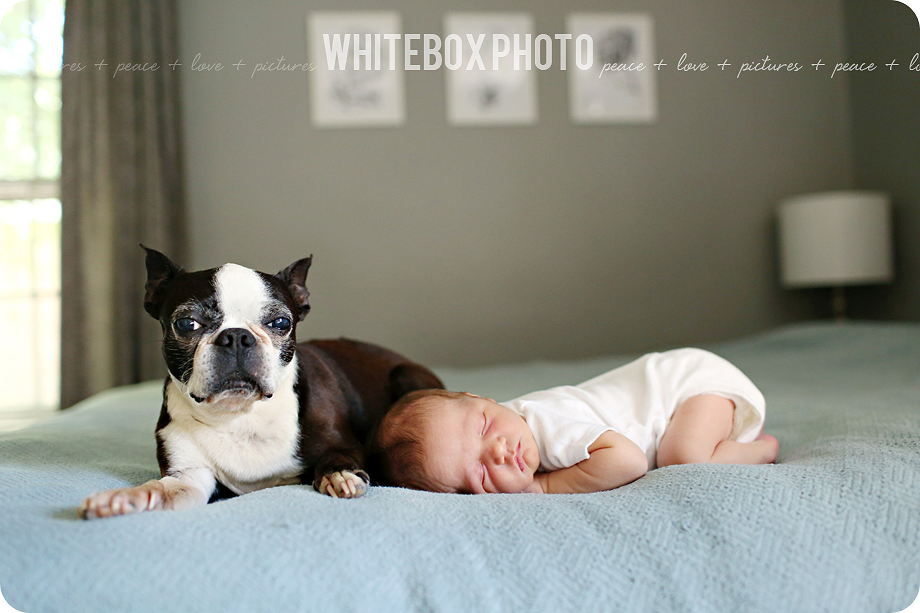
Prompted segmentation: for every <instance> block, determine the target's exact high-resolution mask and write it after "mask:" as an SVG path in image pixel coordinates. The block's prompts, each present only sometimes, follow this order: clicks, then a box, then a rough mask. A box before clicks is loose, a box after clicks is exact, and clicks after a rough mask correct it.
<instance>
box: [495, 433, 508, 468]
mask: <svg viewBox="0 0 920 613" xmlns="http://www.w3.org/2000/svg"><path fill="white" fill-rule="evenodd" d="M492 458H493V460H494V461H495V463H496V464H504V463H505V460H506V459H507V458H508V439H506V438H505V437H504V436H499V437H498V438H496V439H495V442H494V443H493V444H492Z"/></svg>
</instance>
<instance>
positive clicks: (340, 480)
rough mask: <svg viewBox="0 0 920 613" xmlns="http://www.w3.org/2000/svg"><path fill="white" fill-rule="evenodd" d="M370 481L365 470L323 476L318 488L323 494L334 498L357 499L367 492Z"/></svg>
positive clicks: (343, 471)
mask: <svg viewBox="0 0 920 613" xmlns="http://www.w3.org/2000/svg"><path fill="white" fill-rule="evenodd" d="M369 481H370V479H369V478H368V477H367V473H365V472H364V471H363V470H359V471H356V472H351V471H348V470H340V471H339V472H335V473H329V474H328V475H323V478H322V480H321V481H320V482H319V488H317V489H318V490H319V491H320V493H321V494H328V495H329V496H332V497H333V498H357V497H358V496H361V495H362V494H364V492H366V491H367V484H368V482H369Z"/></svg>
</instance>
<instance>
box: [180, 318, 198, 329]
mask: <svg viewBox="0 0 920 613" xmlns="http://www.w3.org/2000/svg"><path fill="white" fill-rule="evenodd" d="M200 327H201V324H200V323H199V322H197V321H195V320H194V319H192V318H191V317H182V318H180V319H177V320H176V330H178V331H179V332H194V331H195V330H197V329H198V328H200Z"/></svg>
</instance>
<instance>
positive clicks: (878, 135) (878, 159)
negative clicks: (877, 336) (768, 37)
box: [844, 0, 920, 320]
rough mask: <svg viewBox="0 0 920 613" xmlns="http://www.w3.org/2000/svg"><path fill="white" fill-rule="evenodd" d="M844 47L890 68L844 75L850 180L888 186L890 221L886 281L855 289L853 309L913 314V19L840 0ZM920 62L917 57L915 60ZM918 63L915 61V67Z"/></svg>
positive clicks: (917, 116) (918, 164)
mask: <svg viewBox="0 0 920 613" xmlns="http://www.w3.org/2000/svg"><path fill="white" fill-rule="evenodd" d="M844 7H845V14H846V32H847V47H848V53H849V55H850V57H851V58H852V59H853V60H854V61H860V62H863V61H866V62H869V61H874V62H876V64H878V65H880V66H884V65H885V64H887V63H889V62H891V61H892V59H898V62H899V63H900V64H901V65H900V66H897V67H894V68H895V69H894V70H892V71H889V70H888V69H887V68H883V69H882V70H880V71H877V72H867V73H854V74H853V75H852V76H851V78H850V93H851V100H852V109H853V151H854V158H855V167H856V185H857V186H858V187H860V188H865V189H879V190H883V191H887V192H889V193H890V194H891V196H892V203H893V208H894V220H895V274H896V279H895V282H894V283H893V284H891V285H890V286H887V287H881V288H871V289H869V288H867V289H862V290H854V291H853V292H851V293H852V299H851V301H850V302H851V304H852V311H853V313H854V315H857V316H863V317H872V318H878V319H900V320H918V319H920V241H918V240H917V237H918V236H920V71H917V72H911V71H909V70H906V68H908V65H909V63H910V60H911V59H912V58H913V56H914V54H916V53H918V52H920V25H918V22H917V17H916V16H915V15H914V14H913V12H912V11H911V10H910V8H908V7H907V6H905V5H903V4H901V3H900V2H893V1H891V0H846V2H845V3H844ZM918 64H920V58H918ZM918 67H920V66H918Z"/></svg>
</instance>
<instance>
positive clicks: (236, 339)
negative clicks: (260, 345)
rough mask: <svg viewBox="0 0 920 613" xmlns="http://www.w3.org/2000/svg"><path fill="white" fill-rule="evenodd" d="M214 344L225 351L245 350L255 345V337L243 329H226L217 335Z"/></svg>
mask: <svg viewBox="0 0 920 613" xmlns="http://www.w3.org/2000/svg"><path fill="white" fill-rule="evenodd" d="M214 344H215V345H217V346H218V347H223V348H225V349H236V350H239V349H245V348H248V347H252V346H253V345H255V344H256V337H254V336H253V335H252V332H250V331H249V330H246V329H244V328H227V329H226V330H223V331H222V332H221V333H220V334H218V335H217V338H215V339H214Z"/></svg>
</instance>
